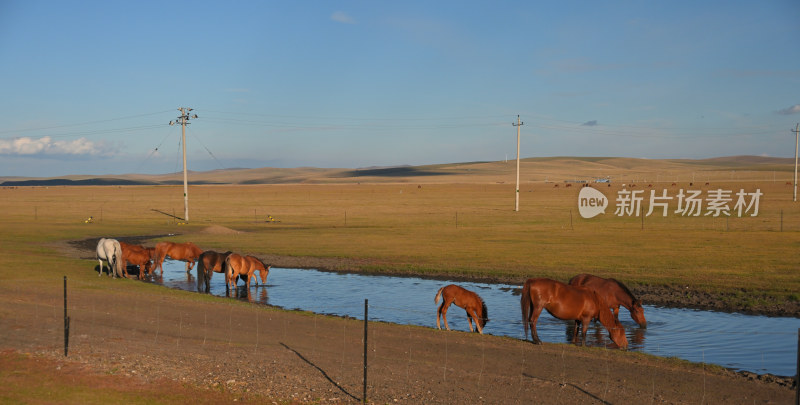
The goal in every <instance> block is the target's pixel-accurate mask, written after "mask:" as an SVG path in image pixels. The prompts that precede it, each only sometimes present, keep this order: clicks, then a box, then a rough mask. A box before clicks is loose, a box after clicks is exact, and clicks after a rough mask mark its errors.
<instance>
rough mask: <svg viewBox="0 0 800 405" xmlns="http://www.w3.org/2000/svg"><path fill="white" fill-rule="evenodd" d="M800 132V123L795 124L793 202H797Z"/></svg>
mask: <svg viewBox="0 0 800 405" xmlns="http://www.w3.org/2000/svg"><path fill="white" fill-rule="evenodd" d="M798 131H800V123H798V124H795V126H794V130H793V131H792V132H794V198H793V201H794V202H797V145H798Z"/></svg>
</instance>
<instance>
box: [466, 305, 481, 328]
mask: <svg viewBox="0 0 800 405" xmlns="http://www.w3.org/2000/svg"><path fill="white" fill-rule="evenodd" d="M464 311H466V312H467V324H468V325H469V331H470V332H475V330H474V329H472V314H470V313H469V310H468V309H465V310H464ZM475 326H478V322H475Z"/></svg>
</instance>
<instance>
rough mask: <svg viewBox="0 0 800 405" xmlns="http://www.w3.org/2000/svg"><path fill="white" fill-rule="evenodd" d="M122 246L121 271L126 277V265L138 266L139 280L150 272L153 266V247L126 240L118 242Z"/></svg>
mask: <svg viewBox="0 0 800 405" xmlns="http://www.w3.org/2000/svg"><path fill="white" fill-rule="evenodd" d="M119 244H120V246H121V247H122V272H123V274H124V275H125V277H126V278H127V277H128V265H129V264H130V265H134V266H139V276H138V278H139V280H141V279H142V278H143V276H145V275H147V274H149V273H150V270H151V269H152V268H153V263H152V261H153V258H154V257H155V249H154V248H146V247H144V246H140V245H133V244H130V243H126V242H122V241H120V242H119Z"/></svg>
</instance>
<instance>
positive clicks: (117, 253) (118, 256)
mask: <svg viewBox="0 0 800 405" xmlns="http://www.w3.org/2000/svg"><path fill="white" fill-rule="evenodd" d="M122 266H124V260H122V246H121V245H120V244H119V242H117V241H114V273H115V274H116V275H117V277H122V274H123V270H124V269H123V268H122Z"/></svg>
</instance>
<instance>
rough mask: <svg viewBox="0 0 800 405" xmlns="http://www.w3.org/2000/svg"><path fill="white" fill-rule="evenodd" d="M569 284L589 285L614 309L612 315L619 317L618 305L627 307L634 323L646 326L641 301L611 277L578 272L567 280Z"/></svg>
mask: <svg viewBox="0 0 800 405" xmlns="http://www.w3.org/2000/svg"><path fill="white" fill-rule="evenodd" d="M569 284H570V285H582V286H585V287H589V288H590V289H592V290H594V291H596V292H597V293H598V294H600V295H601V296H602V297H603V299H604V300H605V301H606V303H608V306H609V307H610V308H611V309H612V310H613V311H614V317H615V318H617V319H619V306H620V305H622V306H623V307H625V308H627V309H628V311H629V312H630V313H631V318H633V320H634V321H636V323H638V324H639V326H641V327H642V328H646V327H647V320H646V319H645V318H644V308H642V301H640V300H638V299H636V297H634V296H633V293H632V292H631V290H629V289H628V287H625V284H622V283H620V282H619V281H617V280H615V279H613V278H602V277H597V276H593V275H591V274H578V275H577V276H575V277H573V278H571V279H570V280H569Z"/></svg>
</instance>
